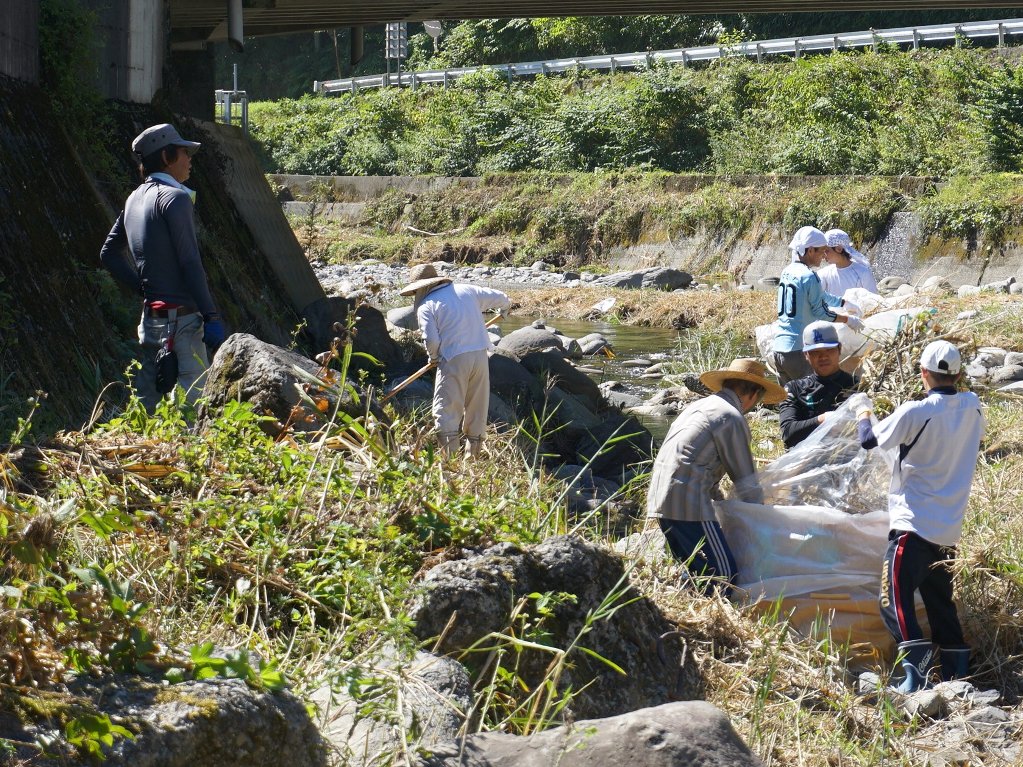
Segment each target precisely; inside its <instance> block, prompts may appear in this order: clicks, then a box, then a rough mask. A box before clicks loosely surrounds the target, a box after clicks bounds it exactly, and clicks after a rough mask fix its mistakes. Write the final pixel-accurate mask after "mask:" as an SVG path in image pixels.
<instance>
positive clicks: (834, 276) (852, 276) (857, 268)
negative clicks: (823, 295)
mask: <svg viewBox="0 0 1023 767" xmlns="http://www.w3.org/2000/svg"><path fill="white" fill-rule="evenodd" d="M817 276H818V277H820V278H821V286H822V287H823V288H824V290H825V291H827V292H828V293H831V295H833V296H844V295H845V291H847V290H849V288H864V289H866V290H869V291H870V292H871V293H877V292H878V290H877V280H875V279H874V273H873V272H871V271H870V267H869V266H867V265H866V264H861V263H859V262H857V261H853V262H852V263H851V264H849V266H846V267H844V268H842V269H839V268H838V267H837V266H835V265H834V264H828V265H827V266H825V267H824V268H823V269H820V270H819V271H818V272H817Z"/></svg>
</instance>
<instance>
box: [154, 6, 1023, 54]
mask: <svg viewBox="0 0 1023 767" xmlns="http://www.w3.org/2000/svg"><path fill="white" fill-rule="evenodd" d="M243 6H244V10H243V17H244V27H245V36H246V37H258V36H262V35H277V34H285V33H288V32H304V31H312V30H316V29H332V28H335V27H349V26H359V25H371V24H383V23H386V22H390V21H426V20H428V19H439V20H455V19H490V18H509V17H537V16H616V15H618V16H621V15H637V14H647V13H651V14H696V13H703V14H726V13H782V12H785V13H793V12H814V13H820V12H826V11H843V12H848V11H896V10H921V11H935V10H957V9H976V8H1017V7H1019V6H1020V0H725V1H724V2H721V0H716V1H715V0H559V1H558V2H552V1H551V0H372V2H362V1H360V0H243ZM170 20H171V40H172V42H174V43H179V44H180V43H192V42H200V41H207V40H209V41H213V40H224V39H226V37H227V2H226V0H221V1H220V2H215V1H214V2H211V1H210V0H170Z"/></svg>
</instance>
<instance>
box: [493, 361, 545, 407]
mask: <svg viewBox="0 0 1023 767" xmlns="http://www.w3.org/2000/svg"><path fill="white" fill-rule="evenodd" d="M489 367H490V391H491V392H493V393H494V394H496V395H498V396H499V397H500V398H501V399H503V400H504V401H505V402H507V403H508V404H509V405H511V406H512V408H513V409H514V410H515V412H516V413H518V415H519V417H520V418H526V417H527V416H528V415H529V413H530V411H531V410H532V409H533V408H535V407H539V405H540V404H541V403H542V402H543V387H542V386H540V382H539V381H538V380H536V376H535V375H533V374H532V373H531V372H529V370H527V369H526V368H525V367H524V366H523V365H522V364H521V363H520V362H516V361H515V360H513V359H512V358H511V357H506V356H504V355H503V354H492V355H490V361H489Z"/></svg>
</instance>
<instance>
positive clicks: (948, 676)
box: [941, 647, 970, 682]
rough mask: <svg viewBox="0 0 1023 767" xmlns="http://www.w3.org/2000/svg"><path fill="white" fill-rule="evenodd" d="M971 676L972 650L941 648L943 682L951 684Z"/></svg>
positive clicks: (967, 648) (965, 648)
mask: <svg viewBox="0 0 1023 767" xmlns="http://www.w3.org/2000/svg"><path fill="white" fill-rule="evenodd" d="M969 675H970V648H969V647H955V648H948V647H942V648H941V680H942V681H943V682H951V681H952V680H953V679H962V678H963V677H966V676H969Z"/></svg>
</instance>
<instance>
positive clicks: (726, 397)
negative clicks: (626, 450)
mask: <svg viewBox="0 0 1023 767" xmlns="http://www.w3.org/2000/svg"><path fill="white" fill-rule="evenodd" d="M765 372H766V369H765V367H764V365H763V364H762V363H761V362H759V361H758V360H754V359H737V360H733V361H732V363H731V364H730V365H729V366H728V367H727V368H725V369H724V370H713V371H711V372H708V373H704V374H703V375H702V376H700V381H702V382H703V384H704V385H705V386H706V387H707V388H708V389H710V390H711V391H713V392H715V393H714V394H711V395H710V396H708V397H704V398H703V399H701V400H697V401H696V402H694V403H692V404H691V405H689V407H687V408H686V409H685V410H683V411H682V413H681V414H680V415H679V416H678V418H676V419H675V422H674V423H672V425H671V428H670V429H668V434H667V436H666V437H665V438H664V443H663V444H662V445H661V449H660V450H659V451H658V452H657V457H656V458H655V459H654V468H653V472H652V474H651V476H650V490H649V493H648V494H647V499H646V509H647V517H652V518H655V519H657V520H658V521H659V523H660V527H661V530H662V531H663V532H664V535H665V537H666V538H667V539H668V546H669V547H670V548H671V553H672V555H673V556H674V557H675V558H676V559H679V560H681V561H683V562H686V563H687V567H688V568H689V572H690V573H692V574H693V575H694V576H703V577H709V579H708V580H707V581H706V582H705V585H704V593H710V591H711V590H712V589H713V588H715V587H720V588H722V589H723V590H724V592H725V593H726V595H727V594H728V593H729V592H730V591H731V586H732V583H733V582H734V579H735V559H734V558H733V557H732V552H731V550H730V549H729V547H728V544H727V543H726V542H725V539H724V536H723V535H722V532H721V525H720V524H719V523H718V522H717V520H716V519H715V516H714V506H713V505H712V501H714V500H717V499H720V498H721V491H720V488H719V483H720V482H721V478H722V477H723V476H724V474H725V473H726V472H727V474H728V476H729V477H731V478H732V481H733V482H735V483H736V485H737V486H739V485H740V483H741V484H742V486H743V487H746V488H747V495H748V496H749V495H756V494H757V491H756V490H755V489H749V488H750V487H751V486H752V485H754V484H755V483H746V482H743V480H747V479H748V478H750V477H752V476H753V475H754V474H755V473H756V470H755V469H754V467H753V454H752V452H751V451H750V441H751V439H752V436H751V434H750V429H749V424H747V423H746V419H745V418H744V416H745V414H746V413H748V412H749V411H750V410H752V409H753V408H754V407H756V406H757V404H759V403H760V402H766V403H768V404H778V403H779V402H781V401H782V400H784V399H785V390H784V389H783V388H781V387H780V386H779V385H778V384H776V383H775V382H774V381H771V380H769V379H768V378H766V377H765V375H764V374H765ZM747 500H750V501H758V500H760V499H759V498H757V497H747Z"/></svg>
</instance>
